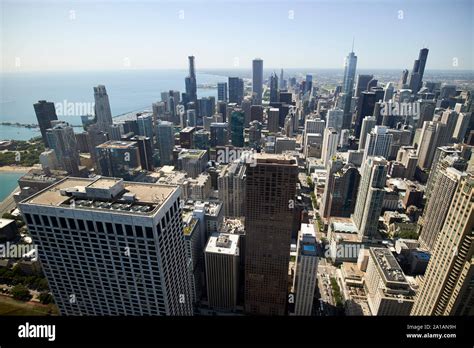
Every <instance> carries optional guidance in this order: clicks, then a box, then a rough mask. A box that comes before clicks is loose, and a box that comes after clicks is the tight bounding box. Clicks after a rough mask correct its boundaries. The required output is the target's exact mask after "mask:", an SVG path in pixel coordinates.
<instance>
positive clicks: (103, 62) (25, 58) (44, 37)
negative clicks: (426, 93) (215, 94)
mask: <svg viewBox="0 0 474 348" xmlns="http://www.w3.org/2000/svg"><path fill="white" fill-rule="evenodd" d="M210 6H212V11H210V10H209V7H210ZM0 12H1V13H0V14H1V15H2V20H3V24H2V32H3V33H2V34H3V36H2V57H1V59H2V61H1V66H2V71H4V72H15V71H80V70H117V69H186V67H187V64H188V61H187V59H186V57H187V56H190V55H194V56H195V57H196V70H197V71H199V70H200V69H229V68H239V69H251V67H252V60H253V59H254V58H257V57H259V58H262V59H263V61H264V67H265V69H266V68H274V69H279V68H283V69H291V68H318V69H333V68H334V69H336V68H337V69H343V64H344V58H345V57H346V56H347V54H348V53H349V52H350V51H351V46H352V40H353V38H355V45H354V52H355V54H356V55H357V56H358V63H357V68H358V69H382V68H385V69H409V70H411V69H412V66H413V59H414V58H415V57H416V56H417V54H418V51H419V49H420V48H422V47H428V48H429V49H430V58H429V62H428V64H427V66H426V70H427V71H429V70H450V69H452V70H473V69H474V57H473V52H472V49H470V44H469V43H470V42H472V41H473V37H472V36H473V34H472V33H473V32H474V24H473V20H472V18H471V17H472V12H473V4H472V2H471V1H469V0H454V1H451V2H449V3H448V2H441V1H438V0H435V1H416V2H413V1H405V0H403V1H385V0H381V1H350V2H344V3H342V2H341V1H333V2H328V1H314V2H309V1H296V2H293V1H291V2H290V1H271V2H268V3H266V2H263V1H257V2H250V1H245V0H239V1H225V2H216V1H214V0H204V1H196V2H190V1H177V2H170V1H160V0H156V1H153V0H150V1H142V2H137V3H135V2H129V1H120V2H111V1H102V2H98V3H94V2H89V1H86V2H76V1H70V2H68V1H66V2H58V1H44V2H41V3H37V2H32V1H28V0H25V1H10V0H5V1H3V2H2V4H1V7H0ZM454 18H455V23H456V25H448V24H446V23H447V22H446V19H454ZM433 26H442V30H430V28H432V27H433Z"/></svg>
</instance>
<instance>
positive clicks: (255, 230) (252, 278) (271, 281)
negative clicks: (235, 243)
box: [245, 153, 298, 315]
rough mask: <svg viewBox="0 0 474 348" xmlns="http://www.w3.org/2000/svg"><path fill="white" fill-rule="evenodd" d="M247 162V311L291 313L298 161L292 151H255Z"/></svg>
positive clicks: (272, 313)
mask: <svg viewBox="0 0 474 348" xmlns="http://www.w3.org/2000/svg"><path fill="white" fill-rule="evenodd" d="M254 161H255V162H254V163H252V164H251V165H250V164H247V168H246V179H247V182H246V199H245V228H246V250H245V311H246V312H247V313H249V314H259V315H285V314H286V304H287V301H288V297H287V296H288V263H289V261H290V243H291V229H292V223H293V209H291V202H294V199H295V194H296V182H297V176H298V166H297V162H296V159H295V158H294V157H291V156H283V155H270V154H261V153H259V154H255V155H254Z"/></svg>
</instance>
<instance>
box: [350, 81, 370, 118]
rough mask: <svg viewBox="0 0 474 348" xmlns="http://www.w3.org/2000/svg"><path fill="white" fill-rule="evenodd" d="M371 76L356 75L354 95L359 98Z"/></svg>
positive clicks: (365, 89)
mask: <svg viewBox="0 0 474 348" xmlns="http://www.w3.org/2000/svg"><path fill="white" fill-rule="evenodd" d="M373 78H374V75H364V74H361V75H358V76H357V82H356V86H355V95H354V96H355V97H357V98H359V97H360V94H361V93H362V92H365V91H367V86H368V84H369V82H370V81H371V80H372V79H373ZM364 116H368V115H364Z"/></svg>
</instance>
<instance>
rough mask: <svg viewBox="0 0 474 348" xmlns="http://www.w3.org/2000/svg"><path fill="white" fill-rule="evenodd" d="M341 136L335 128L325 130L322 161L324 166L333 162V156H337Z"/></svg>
mask: <svg viewBox="0 0 474 348" xmlns="http://www.w3.org/2000/svg"><path fill="white" fill-rule="evenodd" d="M338 140H339V136H338V133H337V131H336V130H335V129H334V128H325V129H324V136H323V149H322V155H321V159H322V160H323V165H324V166H325V167H326V165H327V164H328V163H329V161H330V160H331V158H332V156H334V155H335V154H336V151H337V144H338Z"/></svg>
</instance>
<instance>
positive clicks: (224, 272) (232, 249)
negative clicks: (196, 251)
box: [205, 233, 240, 311]
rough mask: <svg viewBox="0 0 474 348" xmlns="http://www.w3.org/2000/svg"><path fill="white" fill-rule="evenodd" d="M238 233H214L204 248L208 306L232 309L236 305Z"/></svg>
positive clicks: (238, 255)
mask: <svg viewBox="0 0 474 348" xmlns="http://www.w3.org/2000/svg"><path fill="white" fill-rule="evenodd" d="M239 259H240V249H239V235H238V234H227V233H214V234H213V235H212V236H211V237H210V238H209V241H208V243H207V246H206V250H205V260H206V284H207V300H208V302H209V307H210V308H212V309H216V310H221V311H234V310H235V309H236V307H237V295H238V291H239V264H240V260H239Z"/></svg>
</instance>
